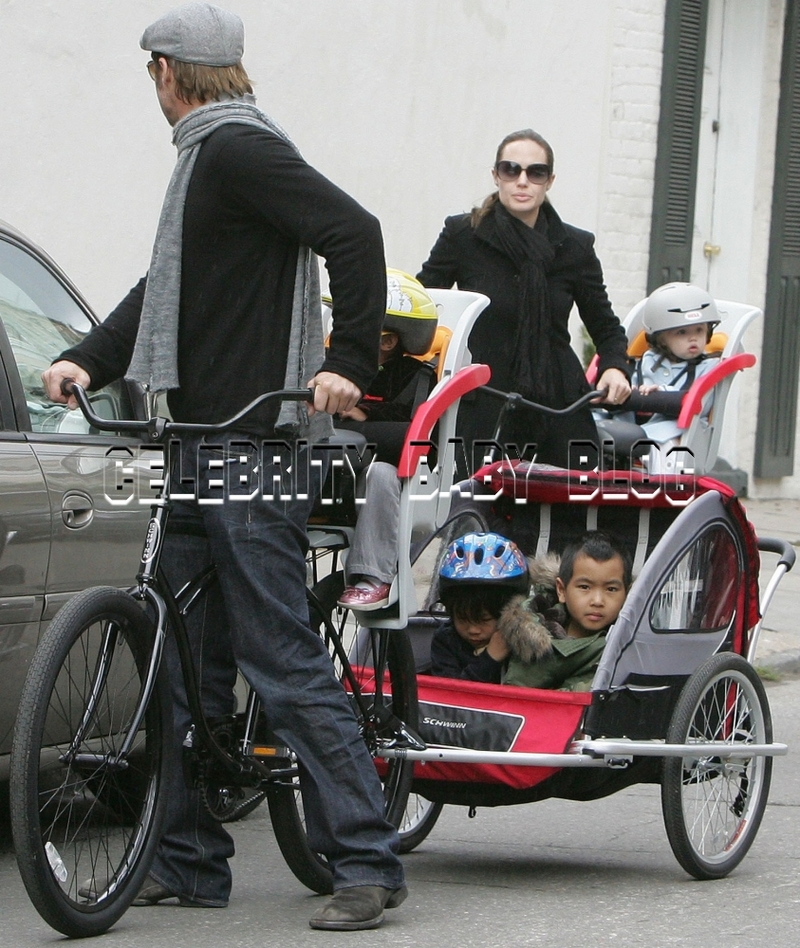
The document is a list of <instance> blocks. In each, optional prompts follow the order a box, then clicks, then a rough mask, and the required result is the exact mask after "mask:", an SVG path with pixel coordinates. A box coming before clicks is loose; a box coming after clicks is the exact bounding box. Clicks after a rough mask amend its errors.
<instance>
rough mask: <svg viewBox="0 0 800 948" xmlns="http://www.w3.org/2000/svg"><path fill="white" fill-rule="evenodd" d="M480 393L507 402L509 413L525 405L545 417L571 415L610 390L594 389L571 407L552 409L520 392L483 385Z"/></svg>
mask: <svg viewBox="0 0 800 948" xmlns="http://www.w3.org/2000/svg"><path fill="white" fill-rule="evenodd" d="M480 391H481V392H485V393H486V394H487V395H491V396H493V397H494V398H502V399H503V401H505V402H506V407H507V408H508V410H509V411H513V409H514V408H516V407H517V405H524V406H525V408H532V409H534V411H539V412H541V413H542V414H543V415H571V414H573V413H574V412H576V411H577V410H578V409H579V408H583V406H584V405H588V404H589V402H592V401H594V400H595V399H596V398H598V397H600V396H601V395H605V394H606V392H607V391H608V389H605V388H604V389H601V390H599V391H598V390H597V389H593V390H592V391H591V392H587V393H586V394H585V395H581V397H580V398H579V399H577V400H576V401H574V402H573V403H572V404H571V405H567V407H566V408H550V406H549V405H540V404H539V403H538V402H532V401H530V399H528V398H523V397H522V395H520V394H519V393H518V392H502V391H500V389H498V388H492V387H491V386H489V385H481V387H480Z"/></svg>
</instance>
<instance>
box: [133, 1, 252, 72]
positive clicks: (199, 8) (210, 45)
mask: <svg viewBox="0 0 800 948" xmlns="http://www.w3.org/2000/svg"><path fill="white" fill-rule="evenodd" d="M139 45H140V46H141V47H142V49H146V50H147V51H148V52H150V53H163V54H164V56H170V57H172V59H178V60H180V61H181V62H183V63H197V64H199V65H202V66H233V65H235V64H236V63H238V62H239V61H240V60H241V58H242V53H243V52H244V24H243V23H242V21H241V19H240V18H239V17H238V16H236V14H235V13H229V12H228V11H227V10H220V8H219V7H215V6H213V5H212V4H210V3H187V4H185V5H184V6H182V7H176V9H174V10H170V12H169V13H166V14H164V16H162V17H161V19H160V20H156V22H155V23H152V24H151V25H150V26H148V27H147V29H146V30H145V31H144V33H143V34H142V38H141V39H140V40H139Z"/></svg>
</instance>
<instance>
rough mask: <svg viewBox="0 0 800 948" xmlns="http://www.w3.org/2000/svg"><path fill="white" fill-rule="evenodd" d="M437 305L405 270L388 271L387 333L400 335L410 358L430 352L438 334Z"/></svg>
mask: <svg viewBox="0 0 800 948" xmlns="http://www.w3.org/2000/svg"><path fill="white" fill-rule="evenodd" d="M437 322H438V316H437V313H436V304H435V303H434V302H433V300H432V299H431V298H430V296H429V295H428V292H427V290H426V289H425V287H424V286H423V285H422V284H421V283H420V282H419V280H416V279H415V278H414V277H413V276H411V275H410V274H408V273H405V272H404V271H403V270H395V269H394V268H391V267H390V268H387V270H386V316H385V317H384V320H383V328H384V331H385V332H396V333H397V335H398V336H399V337H400V344H401V345H402V347H403V349H404V350H405V351H406V352H408V353H409V354H410V355H423V354H424V353H426V352H427V351H428V350H429V349H430V347H431V343H432V342H433V337H434V336H435V335H436V324H437Z"/></svg>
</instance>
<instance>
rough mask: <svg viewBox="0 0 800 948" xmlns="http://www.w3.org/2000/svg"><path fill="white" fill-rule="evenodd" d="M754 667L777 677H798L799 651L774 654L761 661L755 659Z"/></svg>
mask: <svg viewBox="0 0 800 948" xmlns="http://www.w3.org/2000/svg"><path fill="white" fill-rule="evenodd" d="M754 665H755V667H756V668H763V669H766V670H768V671H771V672H774V673H775V674H778V675H800V649H789V650H787V651H785V652H775V653H774V654H773V655H767V656H765V657H764V658H763V659H762V660H761V661H759V659H758V657H756V660H755V662H754Z"/></svg>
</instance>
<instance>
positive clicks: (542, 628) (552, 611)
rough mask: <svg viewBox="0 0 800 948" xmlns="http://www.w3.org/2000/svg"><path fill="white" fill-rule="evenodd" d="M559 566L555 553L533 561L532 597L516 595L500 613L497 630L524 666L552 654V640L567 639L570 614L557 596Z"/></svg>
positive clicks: (530, 564)
mask: <svg viewBox="0 0 800 948" xmlns="http://www.w3.org/2000/svg"><path fill="white" fill-rule="evenodd" d="M560 564H561V558H560V557H559V556H556V555H555V554H553V553H548V554H546V555H545V556H542V557H537V558H536V559H532V560H530V561H529V564H528V571H529V573H530V576H531V594H530V596H529V597H528V598H527V599H526V598H524V597H523V596H515V597H514V598H513V599H512V600H511V602H509V603H508V605H507V606H506V607H505V608H504V609H503V611H502V612H501V613H500V618H499V620H498V629H499V631H500V633H501V634H502V636H503V638H504V639H505V640H506V644H507V645H508V647H509V649H510V650H511V653H512V654H513V655H514V656H515V657H516V658H519V659H520V661H523V662H525V663H530V662H534V661H538V660H539V659H541V658H544V657H545V656H546V655H549V654H550V653H551V652H552V650H553V645H552V640H553V639H554V638H556V639H563V638H565V637H566V632H565V631H564V626H565V625H566V619H567V614H566V610H565V609H564V607H563V606H562V605H561V604H560V603H559V602H558V596H557V594H556V577H557V576H558V568H559V566H560Z"/></svg>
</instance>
